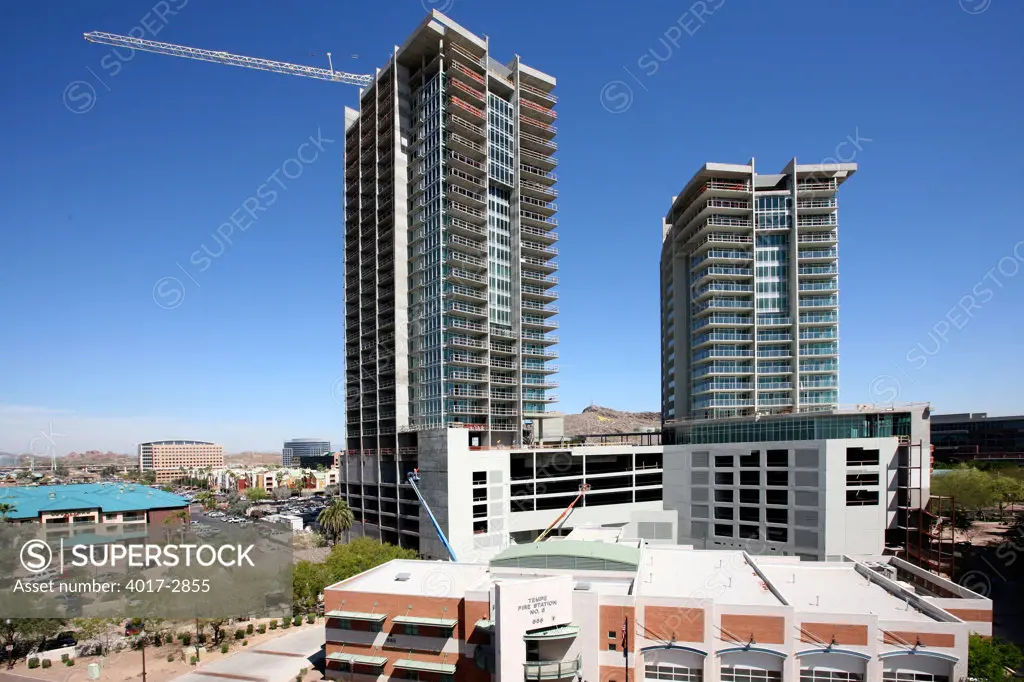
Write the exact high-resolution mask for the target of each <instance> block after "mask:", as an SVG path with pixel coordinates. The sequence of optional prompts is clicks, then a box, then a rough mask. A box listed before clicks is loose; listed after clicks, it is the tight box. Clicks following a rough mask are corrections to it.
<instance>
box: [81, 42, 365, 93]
mask: <svg viewBox="0 0 1024 682" xmlns="http://www.w3.org/2000/svg"><path fill="white" fill-rule="evenodd" d="M84 37H85V39H86V40H88V41H89V42H90V43H99V44H100V45H113V46H115V47H127V48H129V49H132V50H141V51H143V52H153V53H154V54H165V55H169V56H171V57H182V58H184V59H197V60H199V61H203V62H213V63H214V64H226V65H227V66H239V67H242V68H245V69H257V70H259V71H270V72H271V73H283V74H286V75H289V76H304V77H306V78H316V79H318V80H322V81H330V82H332V83H345V84H347V85H358V86H360V87H366V86H367V85H370V84H371V83H373V78H374V77H373V76H368V75H362V74H355V73H345V72H344V71H335V70H334V68H333V67H332V68H330V69H319V68H317V67H315V66H303V65H301V64H289V63H288V62H275V61H272V60H270V59H261V58H259V57H245V56H242V55H237V54H231V53H230V52H216V51H214V50H203V49H200V48H197V47H186V46H184V45H172V44H171V43H161V42H157V41H155V40H144V39H142V38H133V37H132V36H121V35H116V34H114V33H103V32H102V31H92V32H90V33H85V34H84ZM329 58H330V53H328V59H329Z"/></svg>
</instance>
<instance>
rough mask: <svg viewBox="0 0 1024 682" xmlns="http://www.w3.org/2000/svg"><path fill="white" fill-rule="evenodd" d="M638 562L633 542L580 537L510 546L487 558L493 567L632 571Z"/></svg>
mask: <svg viewBox="0 0 1024 682" xmlns="http://www.w3.org/2000/svg"><path fill="white" fill-rule="evenodd" d="M639 564H640V550H639V549H638V548H637V547H636V546H635V545H630V544H618V543H610V542H587V541H583V540H559V541H550V542H531V543H529V544H524V545H513V546H512V547H509V548H508V549H506V550H505V551H504V552H502V553H501V554H498V555H497V556H495V557H494V558H493V559H491V566H493V567H496V568H512V567H517V568H548V569H551V568H555V569H570V570H572V569H575V570H581V569H582V570H591V571H635V570H636V568H637V566H638V565H639Z"/></svg>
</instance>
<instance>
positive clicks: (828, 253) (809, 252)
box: [798, 249, 839, 258]
mask: <svg viewBox="0 0 1024 682" xmlns="http://www.w3.org/2000/svg"><path fill="white" fill-rule="evenodd" d="M798 255H799V257H800V258H837V257H838V256H839V252H838V251H837V250H836V249H803V250H801V251H800V252H799V254H798Z"/></svg>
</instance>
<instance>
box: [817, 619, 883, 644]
mask: <svg viewBox="0 0 1024 682" xmlns="http://www.w3.org/2000/svg"><path fill="white" fill-rule="evenodd" d="M800 641H801V642H807V643H810V644H822V643H824V644H826V645H827V644H830V643H832V642H834V643H836V644H839V645H843V644H847V645H853V646H867V645H868V626H867V625H855V624H844V623H806V622H805V623H801V624H800Z"/></svg>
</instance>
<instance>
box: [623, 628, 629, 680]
mask: <svg viewBox="0 0 1024 682" xmlns="http://www.w3.org/2000/svg"><path fill="white" fill-rule="evenodd" d="M622 672H623V674H624V675H625V682H629V617H628V616H625V617H623V619H622Z"/></svg>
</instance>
